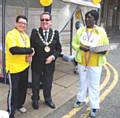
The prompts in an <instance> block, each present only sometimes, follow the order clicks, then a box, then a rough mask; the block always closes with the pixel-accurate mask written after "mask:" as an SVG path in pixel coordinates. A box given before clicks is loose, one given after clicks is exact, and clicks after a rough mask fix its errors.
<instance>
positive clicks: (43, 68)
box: [32, 62, 55, 102]
mask: <svg viewBox="0 0 120 118" xmlns="http://www.w3.org/2000/svg"><path fill="white" fill-rule="evenodd" d="M54 69H55V62H52V63H51V64H45V63H44V62H43V63H41V64H40V66H39V68H34V67H33V68H32V93H33V95H32V100H33V101H38V100H39V99H40V97H39V90H40V82H42V86H43V96H44V99H45V101H48V102H49V101H51V100H52V98H51V89H52V81H53V74H54Z"/></svg>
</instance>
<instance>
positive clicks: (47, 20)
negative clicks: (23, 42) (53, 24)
mask: <svg viewBox="0 0 120 118" xmlns="http://www.w3.org/2000/svg"><path fill="white" fill-rule="evenodd" d="M40 20H41V21H50V19H44V18H43V19H40Z"/></svg>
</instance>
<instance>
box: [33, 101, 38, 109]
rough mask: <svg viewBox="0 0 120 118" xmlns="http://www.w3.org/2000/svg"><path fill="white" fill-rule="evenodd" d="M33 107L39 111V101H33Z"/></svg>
mask: <svg viewBox="0 0 120 118" xmlns="http://www.w3.org/2000/svg"><path fill="white" fill-rule="evenodd" d="M32 107H33V109H39V102H38V101H32Z"/></svg>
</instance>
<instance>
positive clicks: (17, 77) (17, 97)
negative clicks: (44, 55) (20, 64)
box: [7, 68, 28, 118]
mask: <svg viewBox="0 0 120 118" xmlns="http://www.w3.org/2000/svg"><path fill="white" fill-rule="evenodd" d="M8 79H9V92H8V98H7V106H8V112H9V114H10V118H11V117H13V116H14V114H15V110H16V109H19V108H21V107H22V106H23V104H24V102H25V99H26V92H27V83H28V68H27V69H25V70H24V71H22V72H19V73H15V74H10V73H8Z"/></svg>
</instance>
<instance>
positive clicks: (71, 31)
mask: <svg viewBox="0 0 120 118" xmlns="http://www.w3.org/2000/svg"><path fill="white" fill-rule="evenodd" d="M72 37H73V16H72V18H71V24H70V55H72Z"/></svg>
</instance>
